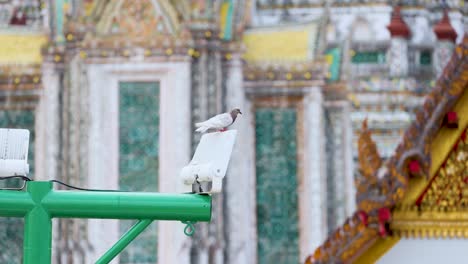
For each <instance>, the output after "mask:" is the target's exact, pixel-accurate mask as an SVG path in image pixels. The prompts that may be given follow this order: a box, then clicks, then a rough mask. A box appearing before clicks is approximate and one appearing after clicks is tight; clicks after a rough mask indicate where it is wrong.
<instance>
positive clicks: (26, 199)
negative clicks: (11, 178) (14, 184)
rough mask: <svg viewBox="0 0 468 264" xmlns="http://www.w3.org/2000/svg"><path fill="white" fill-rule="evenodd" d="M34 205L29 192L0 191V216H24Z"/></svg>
mask: <svg viewBox="0 0 468 264" xmlns="http://www.w3.org/2000/svg"><path fill="white" fill-rule="evenodd" d="M33 207H34V202H33V200H32V198H31V196H30V194H29V193H27V192H23V191H11V190H4V191H0V216H9V217H24V216H25V215H26V213H28V212H29V211H30V210H31V209H32V208H33Z"/></svg>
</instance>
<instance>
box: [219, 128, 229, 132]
mask: <svg viewBox="0 0 468 264" xmlns="http://www.w3.org/2000/svg"><path fill="white" fill-rule="evenodd" d="M218 131H219V132H224V131H227V128H221V129H220V130H218Z"/></svg>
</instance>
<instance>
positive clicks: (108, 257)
mask: <svg viewBox="0 0 468 264" xmlns="http://www.w3.org/2000/svg"><path fill="white" fill-rule="evenodd" d="M152 221H153V220H149V219H145V220H140V221H138V223H136V224H135V225H134V226H132V228H130V229H129V230H128V231H127V232H126V233H125V234H124V235H123V236H122V237H121V238H120V239H119V241H117V243H115V244H114V246H112V247H111V248H110V249H109V250H108V251H107V252H106V253H105V254H104V255H102V257H100V258H99V259H98V261H96V264H107V263H109V262H111V261H112V260H113V259H114V258H115V257H116V256H117V255H118V254H119V253H120V252H122V250H124V248H125V247H126V246H128V244H130V242H132V241H133V239H135V238H136V237H137V236H138V235H139V234H141V232H143V230H145V228H146V227H148V226H149V225H150V224H151V222H152Z"/></svg>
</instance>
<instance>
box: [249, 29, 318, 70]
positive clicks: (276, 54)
mask: <svg viewBox="0 0 468 264" xmlns="http://www.w3.org/2000/svg"><path fill="white" fill-rule="evenodd" d="M316 37H317V25H316V24H314V23H311V24H308V25H301V26H288V27H276V28H262V29H252V30H250V31H247V32H245V34H244V38H243V43H244V45H245V47H246V52H245V53H244V59H245V60H247V61H251V62H297V61H306V60H313V59H314V45H315V39H316Z"/></svg>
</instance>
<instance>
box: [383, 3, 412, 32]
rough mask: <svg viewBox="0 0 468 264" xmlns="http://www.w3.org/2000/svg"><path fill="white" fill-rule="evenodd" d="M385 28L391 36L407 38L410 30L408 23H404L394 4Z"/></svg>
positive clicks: (398, 9)
mask: <svg viewBox="0 0 468 264" xmlns="http://www.w3.org/2000/svg"><path fill="white" fill-rule="evenodd" d="M387 29H388V31H390V35H391V36H392V37H403V38H408V37H409V36H410V30H409V28H408V25H406V23H405V21H404V20H403V18H402V17H401V14H400V7H399V6H395V7H394V8H393V13H392V20H391V21H390V24H389V25H388V26H387Z"/></svg>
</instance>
